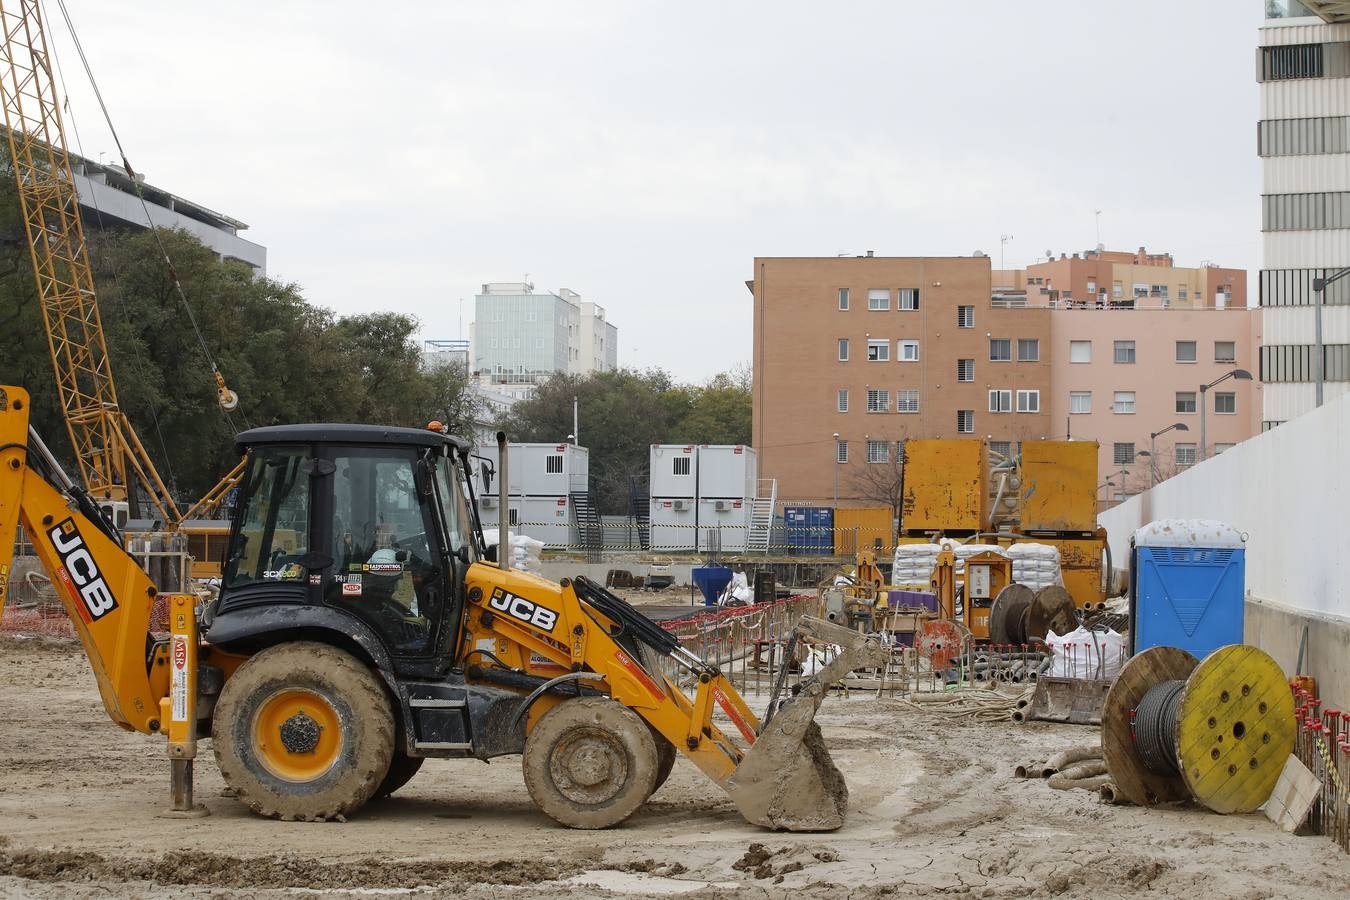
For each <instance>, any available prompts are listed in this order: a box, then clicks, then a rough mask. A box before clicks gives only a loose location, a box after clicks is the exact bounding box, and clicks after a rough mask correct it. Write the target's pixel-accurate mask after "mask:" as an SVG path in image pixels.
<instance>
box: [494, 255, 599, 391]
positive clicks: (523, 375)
mask: <svg viewBox="0 0 1350 900" xmlns="http://www.w3.org/2000/svg"><path fill="white" fill-rule="evenodd" d="M618 345H619V332H618V329H617V328H616V327H615V326H614V325H612V324H610V323H609V321H608V320H607V318H606V315H605V308H604V307H603V306H601V305H600V304H598V303H594V302H592V301H589V300H582V299H581V295H580V294H578V293H577V292H576V291H573V290H569V289H568V288H560V289H559V290H558V291H557V293H553V292H550V291H544V292H541V293H536V292H535V290H534V285H532V284H528V283H525V282H494V283H490V284H485V285H483V292H482V293H481V294H478V295H477V296H476V297H475V298H474V323H473V370H472V371H473V374H474V376H475V377H476V378H477V379H478V381H479V383H480V384H484V385H492V386H493V387H494V388H495V389H496V390H499V391H501V392H503V393H506V394H508V395H510V396H512V397H515V398H516V399H522V398H524V397H527V396H529V395H530V394H531V393H533V390H534V388H535V387H536V386H538V385H539V384H541V383H543V382H544V381H545V380H547V379H548V378H550V377H551V376H553V375H554V374H556V373H559V372H566V373H569V374H572V375H586V374H588V373H590V372H608V371H611V370H613V369H615V368H616V367H617V366H618Z"/></svg>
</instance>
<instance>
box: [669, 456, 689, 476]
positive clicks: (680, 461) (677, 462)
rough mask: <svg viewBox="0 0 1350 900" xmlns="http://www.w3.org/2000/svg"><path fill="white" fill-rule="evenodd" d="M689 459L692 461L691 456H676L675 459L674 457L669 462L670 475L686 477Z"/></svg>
mask: <svg viewBox="0 0 1350 900" xmlns="http://www.w3.org/2000/svg"><path fill="white" fill-rule="evenodd" d="M691 459H693V457H691V456H677V457H675V458H674V459H672V460H671V461H670V474H672V475H688V474H689V461H690V460H691Z"/></svg>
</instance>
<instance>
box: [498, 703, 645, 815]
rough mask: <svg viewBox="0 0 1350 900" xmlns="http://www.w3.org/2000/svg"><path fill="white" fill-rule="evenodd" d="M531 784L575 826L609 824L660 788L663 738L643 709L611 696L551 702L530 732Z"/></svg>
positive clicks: (541, 802)
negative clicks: (658, 743) (643, 715)
mask: <svg viewBox="0 0 1350 900" xmlns="http://www.w3.org/2000/svg"><path fill="white" fill-rule="evenodd" d="M523 764H524V769H525V787H526V788H527V789H528V790H529V792H530V797H531V798H533V799H534V802H535V804H536V805H537V806H538V807H539V808H540V809H541V810H543V811H544V812H545V813H546V814H547V815H549V816H550V817H551V818H553V819H554V820H555V821H557V822H560V823H561V824H563V825H566V826H568V827H570V828H586V829H594V828H608V827H610V826H611V825H617V824H618V823H620V822H622V821H623V820H624V819H626V818H628V817H629V816H631V815H632V814H633V813H634V812H636V811H637V809H638V807H640V806H641V805H642V804H643V803H645V802H646V801H647V798H648V797H650V796H651V794H652V791H654V790H655V789H656V776H657V769H658V764H659V760H658V756H657V750H656V741H654V740H653V739H652V733H651V730H650V729H649V728H648V727H647V723H646V722H644V721H643V720H642V718H641V717H640V716H638V714H637V713H635V712H633V711H632V710H631V709H628V708H627V707H626V706H623V705H622V704H620V703H618V702H616V701H614V700H611V699H609V698H608V697H577V698H574V699H570V700H564V701H563V702H561V703H559V704H558V705H557V706H555V707H553V708H552V709H550V710H549V711H548V712H547V713H545V714H544V716H543V717H542V718H541V719H540V720H539V722H538V723H537V724H536V725H535V726H534V729H533V730H532V731H531V732H530V734H529V736H528V737H526V738H525V756H524V761H523Z"/></svg>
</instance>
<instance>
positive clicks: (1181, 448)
mask: <svg viewBox="0 0 1350 900" xmlns="http://www.w3.org/2000/svg"><path fill="white" fill-rule="evenodd" d="M1176 451H1177V468H1178V469H1183V468H1185V467H1186V466H1193V465H1195V445H1194V444H1177V445H1176Z"/></svg>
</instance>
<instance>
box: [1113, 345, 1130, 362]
mask: <svg viewBox="0 0 1350 900" xmlns="http://www.w3.org/2000/svg"><path fill="white" fill-rule="evenodd" d="M1116 362H1118V363H1133V362H1134V341H1116Z"/></svg>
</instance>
